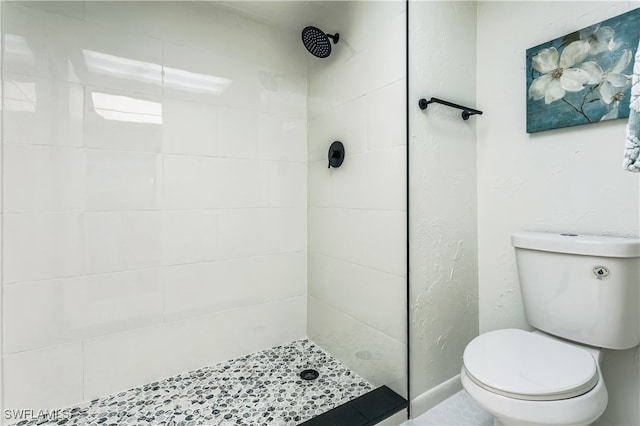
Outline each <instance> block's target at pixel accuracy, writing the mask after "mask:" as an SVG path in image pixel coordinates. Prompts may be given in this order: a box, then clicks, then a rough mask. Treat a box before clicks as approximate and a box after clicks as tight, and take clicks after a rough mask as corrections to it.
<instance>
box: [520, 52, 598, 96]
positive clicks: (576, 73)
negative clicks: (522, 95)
mask: <svg viewBox="0 0 640 426" xmlns="http://www.w3.org/2000/svg"><path fill="white" fill-rule="evenodd" d="M589 49H590V47H589V43H588V42H586V41H584V40H580V41H574V42H573V43H570V44H569V45H568V46H567V47H565V48H564V50H563V51H562V53H561V54H560V53H558V50H556V48H555V47H551V48H548V49H542V50H541V51H540V52H538V53H537V54H536V55H535V56H534V57H533V58H532V59H531V66H532V67H533V69H535V70H536V71H538V72H540V73H541V74H542V75H541V76H540V77H538V78H536V79H535V80H533V82H532V83H531V87H529V97H530V98H533V99H534V100H539V99H542V98H544V103H545V104H550V103H552V102H555V101H557V100H559V99H562V98H563V97H564V95H565V93H566V92H579V91H580V90H582V89H584V85H585V84H587V83H588V81H589V78H590V77H589V75H588V73H587V72H586V71H585V70H583V69H582V68H579V67H578V68H572V67H573V66H574V65H576V64H578V63H580V62H582V61H583V60H584V59H585V58H586V57H587V56H588V55H589Z"/></svg>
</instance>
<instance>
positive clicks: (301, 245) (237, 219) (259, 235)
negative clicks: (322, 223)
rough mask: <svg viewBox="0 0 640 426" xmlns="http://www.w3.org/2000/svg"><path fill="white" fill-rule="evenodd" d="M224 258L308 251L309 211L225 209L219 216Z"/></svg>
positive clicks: (295, 209)
mask: <svg viewBox="0 0 640 426" xmlns="http://www.w3.org/2000/svg"><path fill="white" fill-rule="evenodd" d="M218 224H219V225H218V226H219V228H218V229H219V232H220V237H219V242H220V256H221V258H233V257H240V256H253V255H257V254H273V253H286V252H291V251H302V250H305V249H306V232H305V229H306V227H307V221H306V209H304V208H271V209H225V210H220V211H219V214H218Z"/></svg>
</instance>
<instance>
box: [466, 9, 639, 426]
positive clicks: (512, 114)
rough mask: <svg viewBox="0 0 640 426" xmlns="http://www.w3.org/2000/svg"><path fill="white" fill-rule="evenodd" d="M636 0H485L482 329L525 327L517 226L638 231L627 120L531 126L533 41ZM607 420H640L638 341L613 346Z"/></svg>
mask: <svg viewBox="0 0 640 426" xmlns="http://www.w3.org/2000/svg"><path fill="white" fill-rule="evenodd" d="M636 7H638V2H637V1H633V2H631V1H630V2H614V1H611V2H589V1H585V2H557V1H554V2H539V1H535V2H484V1H483V2H479V3H478V40H477V43H478V52H477V54H478V56H477V57H478V74H477V81H478V104H479V105H481V106H482V107H483V108H484V109H485V110H486V115H484V116H483V117H482V118H481V119H479V120H478V121H477V123H478V126H477V136H478V237H479V240H478V253H479V256H478V264H479V294H480V298H479V302H480V305H479V306H480V331H481V332H487V331H490V330H494V329H498V328H505V327H518V328H524V329H527V328H528V325H527V323H526V321H525V318H524V312H523V308H522V302H521V296H520V289H519V287H518V279H517V274H516V265H515V259H514V252H513V248H512V247H511V244H510V239H509V237H510V234H511V233H512V232H514V231H517V230H540V231H556V232H574V233H591V234H610V235H620V236H633V237H638V235H639V234H640V223H639V222H640V206H639V199H640V198H639V192H640V176H638V175H637V174H631V173H629V172H625V171H623V170H622V167H621V164H622V157H623V147H624V133H625V121H624V120H616V121H608V122H604V123H597V124H591V125H586V126H579V127H572V128H565V129H560V130H552V131H546V132H541V133H537V134H532V135H528V134H527V133H526V132H525V119H526V117H525V101H526V92H525V76H524V73H525V50H526V49H527V48H529V47H532V46H536V45H538V44H540V43H543V42H545V41H548V40H551V39H554V38H556V37H559V36H562V35H565V34H567V33H570V32H572V31H575V30H579V29H581V28H584V27H586V26H589V25H592V24H595V23H597V22H599V21H602V20H604V19H607V18H610V17H613V16H616V15H618V14H621V13H624V12H626V11H628V10H631V9H633V8H636ZM604 375H605V380H606V382H607V387H608V389H609V396H610V398H609V407H608V409H607V411H606V412H605V414H604V416H603V417H602V418H601V420H599V423H600V424H609V425H631V424H634V425H637V424H640V413H639V412H638V400H639V398H640V395H639V387H640V371H639V366H638V349H637V348H636V349H632V350H628V351H620V352H613V351H610V352H609V353H608V354H607V359H606V360H605V362H604Z"/></svg>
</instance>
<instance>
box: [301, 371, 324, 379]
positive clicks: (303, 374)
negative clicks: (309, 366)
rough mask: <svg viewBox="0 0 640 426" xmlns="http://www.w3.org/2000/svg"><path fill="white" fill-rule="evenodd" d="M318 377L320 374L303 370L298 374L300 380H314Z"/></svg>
mask: <svg viewBox="0 0 640 426" xmlns="http://www.w3.org/2000/svg"><path fill="white" fill-rule="evenodd" d="M319 375H320V373H318V372H317V371H316V370H303V371H302V372H301V373H300V378H301V379H303V380H315V379H317V378H318V376H319Z"/></svg>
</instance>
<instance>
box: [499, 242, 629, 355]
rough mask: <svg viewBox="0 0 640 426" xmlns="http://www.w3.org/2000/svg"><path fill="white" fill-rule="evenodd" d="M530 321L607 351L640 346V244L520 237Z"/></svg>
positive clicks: (517, 247)
mask: <svg viewBox="0 0 640 426" xmlns="http://www.w3.org/2000/svg"><path fill="white" fill-rule="evenodd" d="M511 242H512V244H513V246H514V247H515V252H516V263H517V266H518V278H519V280H520V288H521V290H522V300H523V302H524V310H525V314H526V317H527V321H528V322H529V324H531V325H532V326H533V327H535V328H537V329H539V330H542V331H545V332H547V333H550V334H553V335H555V336H559V337H563V338H565V339H568V340H572V341H575V342H580V343H584V344H587V345H591V346H597V347H602V348H609V349H628V348H632V347H634V346H636V345H637V344H638V343H640V240H639V239H634V238H619V237H605V236H594V235H575V234H552V233H542V232H516V233H514V234H513V235H512V236H511Z"/></svg>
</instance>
